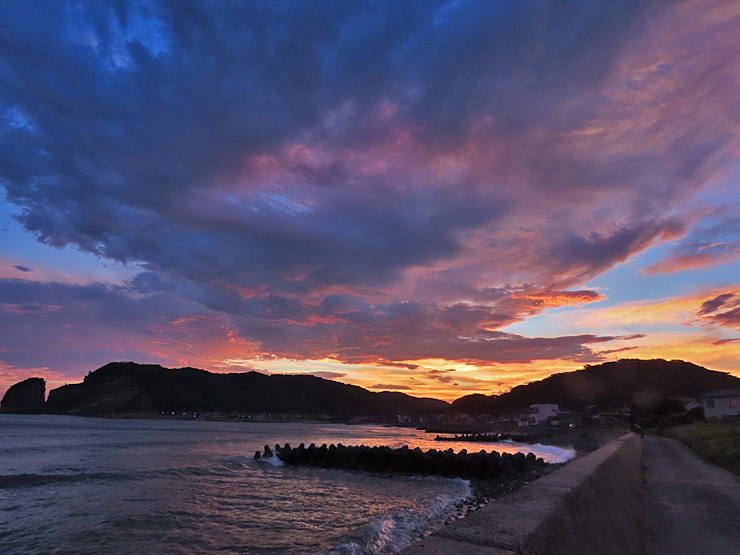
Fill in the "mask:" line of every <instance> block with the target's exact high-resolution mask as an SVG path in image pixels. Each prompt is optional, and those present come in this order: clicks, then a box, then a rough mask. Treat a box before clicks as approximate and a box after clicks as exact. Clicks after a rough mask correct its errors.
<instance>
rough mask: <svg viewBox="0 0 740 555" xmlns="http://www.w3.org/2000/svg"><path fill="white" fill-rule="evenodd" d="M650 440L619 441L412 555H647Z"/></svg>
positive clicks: (452, 527)
mask: <svg viewBox="0 0 740 555" xmlns="http://www.w3.org/2000/svg"><path fill="white" fill-rule="evenodd" d="M641 460H642V440H641V439H640V438H639V436H637V435H636V434H632V433H631V434H626V435H624V436H622V437H620V438H619V439H616V440H614V441H611V442H610V443H608V444H607V445H604V446H603V447H601V448H599V449H597V450H596V451H593V452H592V453H590V454H588V455H587V456H585V457H581V458H579V459H576V460H574V461H573V462H571V463H569V464H567V465H565V466H564V467H562V468H560V469H558V470H556V471H555V472H553V473H551V474H549V475H547V476H545V477H543V478H540V479H539V480H536V481H534V482H532V483H531V484H529V485H528V486H526V487H523V488H520V489H519V490H517V491H515V492H513V493H512V494H510V495H507V496H505V497H502V498H501V499H497V500H495V501H493V502H491V503H488V504H487V505H485V506H484V507H482V508H481V509H480V510H478V511H475V512H472V513H470V514H468V515H467V516H466V517H465V518H463V519H460V520H457V521H455V522H453V523H451V524H449V525H447V526H445V527H443V528H441V529H440V530H438V531H437V532H435V533H433V534H432V535H431V536H429V537H428V538H425V539H424V540H422V541H421V542H419V543H417V544H415V545H413V546H411V547H410V548H408V549H407V550H405V551H404V552H403V553H404V554H405V555H423V554H430V553H434V554H436V555H453V554H454V555H458V554H460V553H468V554H471V555H472V554H478V553H479V554H481V555H482V554H484V553H491V554H493V553H496V554H498V555H505V554H510V555H514V554H516V555H544V554H547V555H592V554H593V553H599V554H601V555H632V554H634V555H637V554H642V553H644V508H643V504H642V499H641V494H642V469H641Z"/></svg>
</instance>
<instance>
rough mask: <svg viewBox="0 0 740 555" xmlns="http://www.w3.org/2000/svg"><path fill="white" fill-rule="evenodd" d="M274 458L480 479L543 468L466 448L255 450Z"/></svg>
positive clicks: (525, 459) (519, 456) (536, 461)
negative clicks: (424, 449) (442, 449)
mask: <svg viewBox="0 0 740 555" xmlns="http://www.w3.org/2000/svg"><path fill="white" fill-rule="evenodd" d="M273 455H274V456H277V458H278V459H280V460H281V461H282V462H283V463H284V464H286V465H290V466H315V467H321V468H340V469H345V470H361V471H373V472H399V473H407V474H419V475H433V476H447V477H459V478H483V479H486V478H497V477H499V476H511V475H526V474H528V473H529V474H532V475H536V474H539V472H540V470H542V469H543V468H544V467H545V466H546V463H545V462H544V460H543V459H542V458H537V457H536V456H535V455H534V454H532V453H528V454H526V455H525V454H524V453H515V454H510V453H498V452H496V451H491V452H486V451H479V452H477V453H468V452H467V451H466V450H465V449H463V450H461V451H460V452H459V453H455V452H454V451H453V450H452V449H447V450H446V451H438V450H436V449H429V450H428V451H422V450H421V449H419V448H418V447H417V448H415V449H409V448H408V447H401V448H398V449H393V448H391V447H387V446H381V447H378V446H375V447H368V446H365V445H360V446H345V445H342V444H341V443H340V444H338V445H333V444H332V445H329V446H327V445H326V444H323V445H321V446H320V447H317V446H316V445H314V444H313V443H312V444H310V445H309V446H308V447H306V446H305V445H304V444H303V443H301V444H300V445H299V446H298V447H294V448H291V446H290V445H289V444H287V443H286V444H285V445H284V446H283V447H281V446H280V445H275V449H274V451H273V450H272V449H271V448H270V447H269V446H268V445H265V450H264V452H262V453H261V452H260V451H257V452H256V453H255V455H254V458H255V459H260V458H263V457H272V456H273Z"/></svg>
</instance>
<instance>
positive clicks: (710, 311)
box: [696, 292, 740, 329]
mask: <svg viewBox="0 0 740 555" xmlns="http://www.w3.org/2000/svg"><path fill="white" fill-rule="evenodd" d="M696 313H697V315H698V316H700V317H701V319H702V320H703V321H706V322H709V323H712V324H716V325H718V326H724V327H727V328H736V329H740V295H738V294H737V293H735V292H732V293H723V294H721V295H717V296H716V297H714V298H713V299H710V300H708V301H705V302H704V303H702V305H701V308H699V310H698V311H697V312H696Z"/></svg>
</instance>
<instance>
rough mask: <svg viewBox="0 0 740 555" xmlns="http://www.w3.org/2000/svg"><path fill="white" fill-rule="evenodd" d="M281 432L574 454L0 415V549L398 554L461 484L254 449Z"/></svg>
mask: <svg viewBox="0 0 740 555" xmlns="http://www.w3.org/2000/svg"><path fill="white" fill-rule="evenodd" d="M286 442H287V443H290V444H291V445H293V446H297V445H298V444H299V443H301V442H303V443H305V444H306V445H308V444H309V443H312V442H313V443H316V444H317V445H321V444H322V443H326V444H331V443H334V444H337V443H343V444H345V445H362V444H364V445H368V446H372V445H389V446H391V447H401V446H402V445H408V446H409V447H411V448H414V447H420V448H422V449H423V450H426V449H431V448H435V449H448V448H450V447H451V448H453V449H454V450H455V451H458V450H460V449H463V448H466V449H468V451H479V450H481V448H485V449H486V450H494V449H495V450H497V451H499V452H504V451H508V452H517V451H525V452H528V451H532V452H534V453H535V454H536V455H537V456H541V457H543V458H544V459H545V460H546V461H549V462H561V461H564V460H567V459H568V458H571V457H572V456H574V455H575V453H574V452H573V451H572V450H570V449H560V448H557V447H549V446H541V445H535V446H526V445H518V444H514V443H510V442H507V443H502V444H496V445H492V444H485V445H483V444H479V443H478V444H476V443H468V444H466V443H437V442H435V441H434V437H433V436H432V435H430V434H424V433H423V432H421V431H417V430H413V429H408V428H385V427H380V426H345V425H322V424H269V423H231V422H205V421H184V420H106V419H96V418H79V417H66V416H21V415H0V553H3V554H6V553H7V554H27V553H28V554H31V553H32V554H36V553H38V554H60V555H61V554H129V553H131V554H134V553H135V554H141V553H177V554H188V555H190V554H210V553H229V554H231V553H249V554H252V553H254V554H273V553H290V554H293V553H294V554H299V555H300V554H327V555H339V554H363V553H368V554H384V553H395V552H397V551H399V550H400V549H402V548H403V547H406V546H408V545H409V544H410V543H411V542H413V541H415V540H416V539H418V538H420V537H422V536H423V535H425V534H428V533H429V532H431V531H432V530H433V529H434V528H436V527H438V526H440V525H441V524H442V523H443V522H444V521H445V520H447V519H449V518H450V517H451V516H452V515H455V514H456V513H458V512H459V510H460V507H461V504H462V503H463V502H464V500H465V499H466V498H468V497H469V495H470V485H469V483H468V482H467V481H465V480H461V479H449V478H437V477H411V476H390V475H381V474H369V473H351V472H346V471H340V470H331V469H317V468H296V467H285V466H283V465H282V464H280V462H279V461H277V460H274V459H273V460H260V461H254V460H253V456H254V452H255V451H257V450H262V449H263V448H264V445H270V446H271V447H272V446H274V445H275V444H276V443H280V444H281V445H282V444H284V443H286Z"/></svg>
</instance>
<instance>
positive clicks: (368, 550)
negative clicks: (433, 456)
mask: <svg viewBox="0 0 740 555" xmlns="http://www.w3.org/2000/svg"><path fill="white" fill-rule="evenodd" d="M423 479H430V480H439V479H440V478H434V477H426V478H423ZM454 481H455V482H457V483H458V484H460V486H461V491H460V493H459V494H458V495H453V494H440V495H438V496H437V497H436V498H435V499H434V500H433V501H432V503H431V504H430V505H429V506H428V508H427V511H426V512H425V513H423V514H414V513H412V512H409V511H399V512H393V513H390V514H386V515H383V516H382V517H380V519H379V520H378V521H376V522H375V523H374V524H373V525H372V526H371V527H370V529H369V530H368V531H367V533H366V535H365V537H364V538H363V539H362V540H361V543H358V542H348V543H346V544H343V545H340V546H338V547H335V548H334V549H331V550H329V551H327V552H326V555H384V554H388V553H397V552H399V551H401V550H402V549H405V548H406V547H408V546H409V545H411V544H412V543H414V542H415V541H417V540H419V539H421V538H423V537H425V536H428V535H429V534H431V533H432V532H433V531H434V530H436V529H438V528H439V527H441V526H442V525H443V524H444V523H445V522H446V521H448V520H449V519H450V518H452V517H454V516H455V515H456V514H457V513H458V512H459V510H460V507H461V506H462V505H463V503H464V502H465V501H466V500H468V499H469V498H470V496H471V492H472V490H471V487H470V482H469V481H467V480H463V479H461V478H456V479H454Z"/></svg>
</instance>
